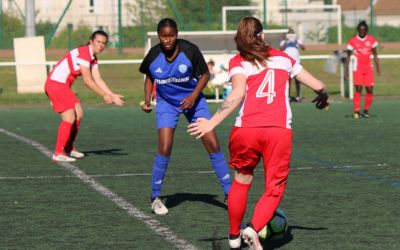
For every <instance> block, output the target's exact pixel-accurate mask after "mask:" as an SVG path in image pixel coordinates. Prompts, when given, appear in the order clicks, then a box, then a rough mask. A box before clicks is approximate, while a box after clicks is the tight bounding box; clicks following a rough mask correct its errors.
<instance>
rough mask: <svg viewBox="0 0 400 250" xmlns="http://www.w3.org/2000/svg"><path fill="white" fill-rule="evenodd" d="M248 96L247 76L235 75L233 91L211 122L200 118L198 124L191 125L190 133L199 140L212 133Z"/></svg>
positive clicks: (233, 77) (189, 127)
mask: <svg viewBox="0 0 400 250" xmlns="http://www.w3.org/2000/svg"><path fill="white" fill-rule="evenodd" d="M245 94H246V76H245V75H243V74H235V75H233V76H232V91H231V92H230V93H229V95H228V96H227V97H226V99H225V101H224V102H223V103H222V104H221V106H220V107H219V109H218V110H217V112H216V113H215V114H214V115H213V117H212V118H211V119H210V120H207V119H205V118H199V119H197V121H196V122H194V123H191V124H189V126H188V133H189V134H190V135H193V136H196V138H197V139H199V138H201V137H202V136H203V135H205V134H207V133H208V132H210V131H212V130H213V129H214V128H215V127H216V126H217V125H218V124H220V123H221V122H222V121H223V120H224V119H225V118H226V117H227V116H228V115H229V114H230V113H232V111H233V110H234V109H235V108H236V107H237V106H238V105H239V104H240V103H241V102H242V100H243V98H244V96H245Z"/></svg>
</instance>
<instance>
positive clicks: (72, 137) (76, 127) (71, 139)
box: [65, 120, 81, 153]
mask: <svg viewBox="0 0 400 250" xmlns="http://www.w3.org/2000/svg"><path fill="white" fill-rule="evenodd" d="M80 124H81V120H76V121H75V123H74V125H72V128H71V134H70V136H69V139H68V141H67V144H66V145H65V152H67V153H69V152H71V151H72V149H74V141H75V138H76V136H77V135H78V132H79V127H80Z"/></svg>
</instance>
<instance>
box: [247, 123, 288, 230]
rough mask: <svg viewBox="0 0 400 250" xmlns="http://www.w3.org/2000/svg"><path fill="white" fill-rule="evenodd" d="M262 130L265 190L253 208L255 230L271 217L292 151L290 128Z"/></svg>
mask: <svg viewBox="0 0 400 250" xmlns="http://www.w3.org/2000/svg"><path fill="white" fill-rule="evenodd" d="M263 130H264V133H263V134H264V136H265V139H266V140H265V145H264V150H263V153H262V155H263V163H264V180H265V191H264V193H263V194H262V195H261V197H260V199H259V200H258V202H257V204H256V207H255V208H254V213H253V217H252V220H251V223H252V225H253V227H254V229H255V231H256V232H258V231H260V230H261V229H262V228H263V227H264V226H265V225H266V224H267V223H268V222H269V221H270V220H271V219H272V217H273V215H274V212H275V211H276V209H277V208H278V205H279V203H280V201H281V199H282V197H283V192H284V190H285V187H286V182H287V178H288V175H289V164H290V154H291V151H292V131H291V130H290V129H285V128H273V127H270V128H263ZM260 136H261V135H260Z"/></svg>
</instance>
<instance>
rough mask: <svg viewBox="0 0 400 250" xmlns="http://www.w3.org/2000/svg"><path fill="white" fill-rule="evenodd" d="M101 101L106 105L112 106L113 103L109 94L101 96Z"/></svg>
mask: <svg viewBox="0 0 400 250" xmlns="http://www.w3.org/2000/svg"><path fill="white" fill-rule="evenodd" d="M103 101H104V102H105V103H106V104H112V103H113V98H112V96H111V95H110V94H105V95H103Z"/></svg>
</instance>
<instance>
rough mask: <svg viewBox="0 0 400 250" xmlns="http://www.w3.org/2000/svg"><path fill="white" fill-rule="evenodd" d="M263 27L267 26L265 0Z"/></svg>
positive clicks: (265, 5) (265, 0) (265, 4)
mask: <svg viewBox="0 0 400 250" xmlns="http://www.w3.org/2000/svg"><path fill="white" fill-rule="evenodd" d="M263 23H264V24H263V26H264V29H266V28H267V0H264V22H263Z"/></svg>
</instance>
